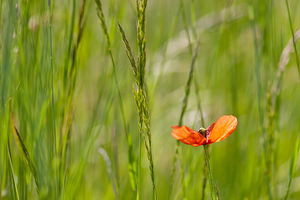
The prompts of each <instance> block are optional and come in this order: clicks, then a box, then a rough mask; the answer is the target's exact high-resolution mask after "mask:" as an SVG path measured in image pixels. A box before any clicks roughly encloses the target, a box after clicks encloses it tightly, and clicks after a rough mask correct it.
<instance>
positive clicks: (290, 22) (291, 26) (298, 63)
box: [285, 0, 300, 78]
mask: <svg viewBox="0 0 300 200" xmlns="http://www.w3.org/2000/svg"><path fill="white" fill-rule="evenodd" d="M285 5H286V9H287V12H288V16H289V24H290V29H291V34H292V40H293V46H294V50H295V55H296V62H297V67H298V74H299V78H300V61H299V56H298V50H297V45H296V39H295V34H294V28H293V23H292V18H291V13H290V6H289V1H288V0H285Z"/></svg>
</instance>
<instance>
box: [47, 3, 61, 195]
mask: <svg viewBox="0 0 300 200" xmlns="http://www.w3.org/2000/svg"><path fill="white" fill-rule="evenodd" d="M52 6H53V5H52V1H51V0H48V11H49V65H50V68H51V82H50V88H51V108H52V129H53V130H52V144H54V147H52V154H53V155H52V159H53V160H54V158H55V157H58V153H57V144H56V124H55V102H54V80H53V79H54V72H53V71H54V65H53V33H52ZM54 173H55V178H54V180H55V182H56V193H57V197H59V194H60V182H59V170H58V169H57V166H56V165H55V166H54Z"/></svg>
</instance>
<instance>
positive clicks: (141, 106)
mask: <svg viewBox="0 0 300 200" xmlns="http://www.w3.org/2000/svg"><path fill="white" fill-rule="evenodd" d="M136 6H137V17H138V23H137V43H138V59H137V62H135V59H134V57H133V53H132V51H131V48H130V46H129V43H128V40H127V39H126V36H125V33H124V30H123V28H122V27H121V26H120V25H119V30H120V33H121V37H122V40H123V42H124V45H125V48H126V53H127V56H128V58H129V61H130V64H131V68H132V69H133V74H134V76H135V81H136V89H135V90H134V97H135V101H136V105H137V110H138V115H139V117H138V127H139V133H140V136H139V147H141V142H142V138H141V136H143V137H144V144H145V148H146V151H147V158H148V160H149V170H150V176H151V181H152V196H153V199H157V192H156V186H155V174H154V163H153V155H152V141H151V128H150V110H149V103H148V102H149V100H148V96H147V90H146V88H147V87H146V84H145V67H146V36H145V34H146V32H145V28H146V27H145V21H146V7H147V0H137V1H136ZM140 165H141V148H139V158H138V171H139V172H138V182H139V183H140V178H141V177H140V175H141V173H140V169H141V168H140ZM139 183H138V184H139ZM136 198H137V199H139V198H140V188H139V185H138V189H137V197H136Z"/></svg>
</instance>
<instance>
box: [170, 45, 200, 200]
mask: <svg viewBox="0 0 300 200" xmlns="http://www.w3.org/2000/svg"><path fill="white" fill-rule="evenodd" d="M199 45H200V40H198V41H197V44H196V48H195V51H194V55H193V58H192V62H191V67H190V72H189V75H188V80H187V82H186V85H185V94H184V98H183V102H182V107H181V113H180V117H179V120H178V125H179V126H181V125H182V122H183V117H184V114H185V111H186V108H187V104H188V98H189V94H190V88H191V83H192V79H193V73H194V68H195V62H196V59H197V55H198V49H199ZM179 147H180V142H179V141H177V142H176V148H175V155H174V157H173V165H172V171H171V183H173V182H174V179H175V173H176V163H177V159H178V154H179ZM172 190H173V184H171V186H170V188H169V199H170V197H171V194H172Z"/></svg>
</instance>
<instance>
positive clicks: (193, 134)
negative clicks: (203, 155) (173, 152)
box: [171, 126, 206, 147]
mask: <svg viewBox="0 0 300 200" xmlns="http://www.w3.org/2000/svg"><path fill="white" fill-rule="evenodd" d="M172 128H173V130H172V133H171V134H172V136H173V137H174V138H175V139H177V140H179V141H180V142H182V143H184V144H189V145H192V146H194V147H196V146H200V145H203V144H205V143H206V138H205V137H204V136H203V135H201V134H200V133H199V132H197V131H195V130H193V129H190V128H189V127H187V126H172Z"/></svg>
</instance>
